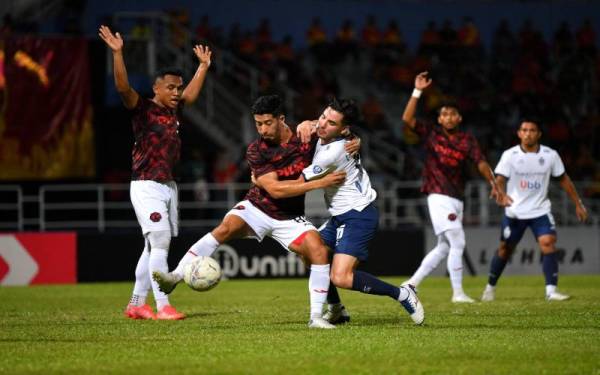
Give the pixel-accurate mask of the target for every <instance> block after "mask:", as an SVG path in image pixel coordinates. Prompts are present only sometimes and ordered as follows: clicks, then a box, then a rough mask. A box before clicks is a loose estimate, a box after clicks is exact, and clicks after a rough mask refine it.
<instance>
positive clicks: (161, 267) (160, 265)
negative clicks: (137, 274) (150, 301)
mask: <svg viewBox="0 0 600 375" xmlns="http://www.w3.org/2000/svg"><path fill="white" fill-rule="evenodd" d="M168 255H169V250H167V249H152V251H150V261H149V262H148V263H149V267H150V275H151V274H152V272H154V271H160V272H164V273H167V272H169V265H168V263H167V256H168ZM150 280H151V282H152V292H153V293H154V300H155V301H156V307H158V308H159V309H160V308H162V306H164V305H168V304H169V297H167V295H166V294H165V293H163V292H161V291H160V289H159V288H158V283H157V282H156V281H154V280H153V279H152V278H150Z"/></svg>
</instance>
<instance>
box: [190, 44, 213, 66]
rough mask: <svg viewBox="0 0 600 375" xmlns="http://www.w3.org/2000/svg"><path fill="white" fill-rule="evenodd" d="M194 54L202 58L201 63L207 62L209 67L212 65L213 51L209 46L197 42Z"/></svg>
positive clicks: (199, 58)
mask: <svg viewBox="0 0 600 375" xmlns="http://www.w3.org/2000/svg"><path fill="white" fill-rule="evenodd" d="M194 54H195V55H196V57H197V58H198V60H200V64H205V65H206V67H207V68H208V67H209V66H210V61H211V60H210V58H211V56H212V51H211V50H210V48H209V47H208V46H203V45H201V44H196V45H195V46H194Z"/></svg>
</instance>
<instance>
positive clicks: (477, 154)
mask: <svg viewBox="0 0 600 375" xmlns="http://www.w3.org/2000/svg"><path fill="white" fill-rule="evenodd" d="M469 142H470V144H471V147H470V148H469V159H471V160H472V161H473V163H475V164H478V163H479V162H480V161H485V156H483V152H482V151H481V147H480V146H479V142H477V138H475V137H474V136H473V135H472V134H469Z"/></svg>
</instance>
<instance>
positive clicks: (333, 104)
mask: <svg viewBox="0 0 600 375" xmlns="http://www.w3.org/2000/svg"><path fill="white" fill-rule="evenodd" d="M329 108H331V109H333V110H334V111H336V112H339V113H341V114H342V115H344V118H343V119H342V123H343V124H344V125H358V120H359V117H360V115H359V112H358V105H356V102H355V101H354V100H352V99H336V98H332V99H331V101H330V102H329Z"/></svg>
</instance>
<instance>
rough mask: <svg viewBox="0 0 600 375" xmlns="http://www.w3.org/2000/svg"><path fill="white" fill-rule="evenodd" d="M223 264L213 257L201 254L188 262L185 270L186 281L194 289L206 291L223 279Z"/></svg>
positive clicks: (184, 277)
mask: <svg viewBox="0 0 600 375" xmlns="http://www.w3.org/2000/svg"><path fill="white" fill-rule="evenodd" d="M221 276H222V272H221V266H219V263H218V262H217V261H216V260H214V259H213V258H211V257H205V256H199V257H197V258H196V259H194V260H193V261H191V262H190V263H188V264H187V265H186V266H185V268H184V272H183V279H184V280H185V283H186V284H187V285H188V286H189V287H190V288H192V289H194V290H196V291H199V292H204V291H207V290H211V289H212V288H214V287H215V286H217V284H219V281H221Z"/></svg>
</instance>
